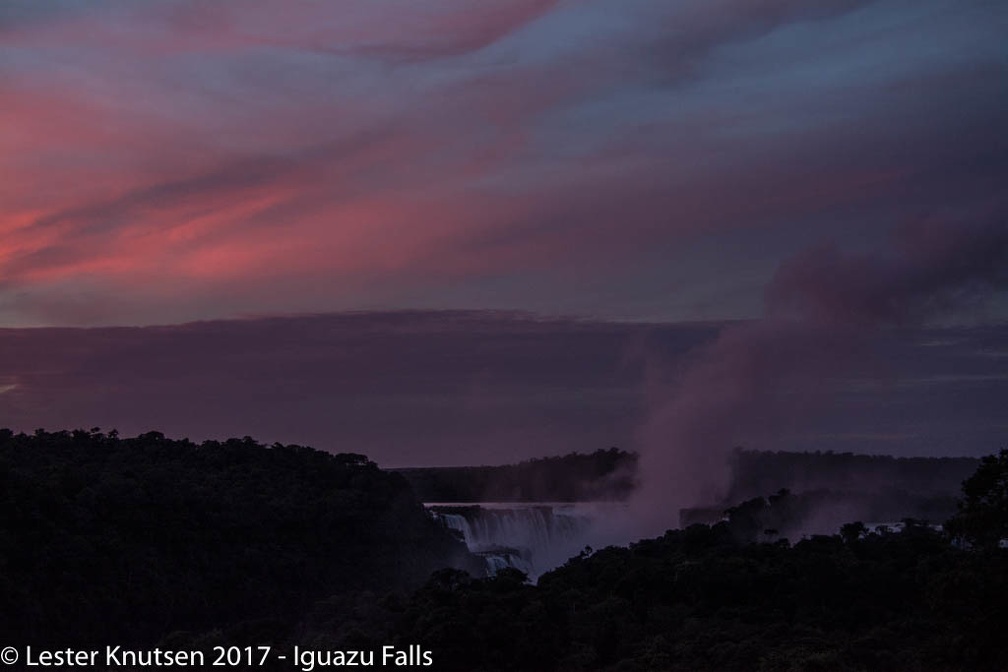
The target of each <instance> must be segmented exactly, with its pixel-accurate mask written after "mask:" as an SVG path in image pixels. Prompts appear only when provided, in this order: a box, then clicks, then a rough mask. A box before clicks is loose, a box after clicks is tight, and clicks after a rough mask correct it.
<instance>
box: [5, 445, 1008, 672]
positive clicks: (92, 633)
mask: <svg viewBox="0 0 1008 672" xmlns="http://www.w3.org/2000/svg"><path fill="white" fill-rule="evenodd" d="M976 464H977V468H976V470H975V472H974V473H973V475H971V476H969V477H968V478H966V479H965V481H964V483H963V484H962V490H961V496H960V499H959V502H958V507H957V512H956V513H955V515H953V516H952V517H951V519H950V520H948V521H947V522H946V525H945V527H944V529H942V530H936V529H934V528H933V527H929V526H925V525H922V524H919V523H918V522H917V521H914V520H907V521H905V526H904V527H903V529H902V530H901V531H898V532H897V531H891V530H886V529H878V530H870V529H867V528H866V527H865V525H863V524H861V523H858V522H857V521H851V523H850V524H848V525H845V526H844V527H843V528H842V529H841V531H840V533H839V534H836V535H829V536H826V535H823V536H811V537H809V538H806V539H802V540H800V541H797V542H796V543H790V542H789V541H787V540H786V539H782V538H778V537H776V536H775V535H770V534H767V530H766V529H762V528H763V526H764V525H766V524H769V523H772V522H773V521H774V520H775V518H774V516H777V515H783V513H782V512H786V511H787V510H788V507H790V506H791V505H792V504H793V502H792V499H791V498H792V496H791V495H790V493H789V492H787V491H786V490H784V491H778V492H777V493H776V494H775V495H772V496H770V497H766V498H763V497H757V498H752V499H750V500H747V501H746V502H743V503H742V504H740V505H739V506H735V507H731V508H730V509H729V510H727V511H726V512H725V516H724V520H722V521H720V522H717V523H716V524H713V525H703V524H694V525H690V526H688V527H686V528H685V529H675V530H669V531H667V532H666V533H665V534H664V535H662V536H660V537H657V538H653V539H644V540H640V541H637V542H635V543H632V544H630V545H628V546H625V547H609V548H603V549H591V548H585V549H584V550H583V551H582V552H581V553H580V554H579V555H577V556H575V557H573V558H571V559H570V560H568V561H567V562H566V563H565V564H564V565H562V566H561V567H558V568H557V569H555V570H553V571H552V572H548V573H546V574H545V575H543V576H542V577H540V579H539V581H538V582H537V583H536V584H534V585H533V584H531V583H529V582H528V581H527V577H526V576H525V575H523V574H521V573H520V572H518V571H516V570H503V571H501V572H499V573H498V574H497V575H496V576H493V577H485V576H481V575H480V574H481V569H480V566H479V565H478V564H477V563H475V562H474V559H473V558H472V556H470V555H469V554H468V552H467V551H466V549H465V547H464V546H463V545H462V544H460V543H459V542H458V541H457V540H456V539H455V538H454V537H452V536H451V535H450V534H448V532H447V531H446V530H445V529H444V528H442V527H440V526H439V525H438V524H437V523H436V521H434V520H433V519H432V518H431V517H430V516H429V515H428V514H427V513H426V512H425V511H424V509H423V507H422V505H421V504H420V502H419V499H418V498H417V497H416V496H415V494H414V493H413V492H412V490H411V489H410V485H409V482H408V481H407V479H406V478H405V477H403V476H402V475H400V474H396V473H389V472H385V471H382V470H380V469H378V467H377V466H375V465H374V464H373V463H372V462H370V461H368V460H367V458H365V457H364V456H362V455H357V454H341V455H331V454H327V453H323V452H320V451H316V450H313V449H310V448H305V447H301V446H285V445H280V444H276V445H273V446H265V445H261V444H258V443H256V442H255V441H253V440H252V439H250V438H244V439H231V440H228V441H223V442H215V441H207V442H204V443H201V444H195V443H193V442H190V441H187V440H181V441H178V440H171V439H168V438H165V437H164V436H163V435H162V434H159V433H157V432H150V433H147V434H143V435H140V436H137V437H134V438H120V437H119V436H118V435H116V434H115V433H114V432H111V433H108V434H104V433H102V432H100V431H99V430H97V429H95V430H91V431H82V430H77V431H70V432H67V431H63V432H43V431H38V432H36V433H35V434H31V435H28V434H15V433H13V432H11V431H9V430H0V512H2V515H0V632H2V633H3V634H4V635H5V637H6V638H7V639H8V640H9V641H11V642H15V643H18V644H19V645H20V644H39V645H50V646H53V645H55V646H66V645H70V644H73V645H76V646H82V645H86V644H95V645H104V644H106V643H108V642H111V641H114V642H115V643H122V644H133V645H144V646H154V645H160V646H166V647H173V648H181V647H203V648H206V647H208V646H210V645H213V644H222V645H237V646H241V645H262V644H268V645H272V646H278V647H281V646H291V645H293V644H299V645H302V646H311V647H312V648H313V649H319V650H321V649H327V650H338V649H368V648H372V649H380V647H381V646H383V645H388V644H393V645H397V646H402V647H406V646H408V645H410V644H414V645H417V644H419V645H421V646H423V647H424V648H425V649H426V650H429V651H431V652H433V656H434V661H435V665H434V666H433V668H432V669H436V670H466V671H469V672H474V671H478V670H488V671H489V670H518V671H522V670H526V671H530V672H534V671H539V670H542V671H548V670H557V671H562V670H610V671H616V670H667V671H680V670H681V671H686V670H690V671H694V672H695V671H705V670H738V671H739V672H743V671H744V672H753V671H759V672H793V671H797V670H820V671H822V670H837V671H844V672H847V671H849V672H855V671H862V672H868V671H872V670H893V669H898V670H908V671H909V670H917V671H921V672H952V671H960V670H961V671H965V670H976V671H994V670H1004V669H1008V646H1006V644H1005V642H1004V638H1003V634H1002V631H1001V624H1003V623H1005V622H1008V603H1006V601H1005V599H1004V596H1005V595H1008V551H1005V550H1004V549H1003V548H1000V545H1001V540H1002V539H1004V538H1005V537H1008V451H1005V450H1003V451H1001V452H1000V453H999V454H998V455H995V456H991V457H988V458H985V459H984V460H982V461H980V462H978V463H976ZM277 669H290V667H289V666H286V667H279V668H277ZM428 669H431V668H428Z"/></svg>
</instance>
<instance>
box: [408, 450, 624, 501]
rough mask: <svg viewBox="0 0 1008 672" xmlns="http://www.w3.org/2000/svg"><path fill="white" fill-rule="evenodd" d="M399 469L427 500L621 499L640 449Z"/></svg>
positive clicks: (421, 497)
mask: <svg viewBox="0 0 1008 672" xmlns="http://www.w3.org/2000/svg"><path fill="white" fill-rule="evenodd" d="M397 471H398V472H399V473H400V474H402V475H403V476H405V477H406V479H407V480H408V481H409V482H410V484H411V485H412V486H413V489H414V490H415V491H416V493H417V496H418V497H419V498H420V499H421V500H423V501H425V502H586V501H600V500H606V501H619V500H625V499H627V498H628V497H629V496H630V494H631V493H632V492H633V489H634V486H635V483H636V477H637V455H636V453H628V452H626V451H623V450H619V449H618V448H610V449H609V450H596V451H595V452H594V453H591V454H581V453H570V454H568V455H564V456H560V457H543V458H538V459H534V460H526V461H524V462H520V463H518V464H508V465H502V466H496V467H418V468H414V469H399V470H397Z"/></svg>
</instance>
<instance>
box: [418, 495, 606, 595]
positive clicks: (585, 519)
mask: <svg viewBox="0 0 1008 672" xmlns="http://www.w3.org/2000/svg"><path fill="white" fill-rule="evenodd" d="M427 506H428V510H430V511H431V513H432V514H433V515H434V517H435V518H437V519H438V520H439V521H441V523H442V524H443V525H444V526H445V527H446V528H448V529H449V530H452V531H453V532H454V533H455V534H456V535H457V536H458V537H459V538H460V539H461V540H463V541H464V542H465V544H466V546H467V547H468V548H469V550H470V551H471V552H472V553H474V554H476V555H479V556H480V557H482V558H483V559H484V561H485V562H486V569H487V574H488V575H493V574H495V573H497V572H498V571H500V570H501V569H504V568H505V567H513V568H515V569H519V570H521V571H523V572H525V573H526V574H528V575H529V578H530V579H532V580H535V579H537V578H538V577H539V575H541V574H542V573H544V572H546V571H548V570H550V569H552V568H554V567H556V566H558V565H560V564H562V563H563V562H564V561H565V560H567V559H568V558H569V557H571V556H573V555H576V554H577V553H578V552H579V551H580V550H581V549H582V548H583V547H584V540H585V539H586V535H587V533H588V532H589V531H590V529H591V526H592V518H591V515H590V514H589V513H588V512H587V511H585V510H582V509H581V508H579V506H578V505H577V504H495V503H486V502H483V503H479V504H428V505H427Z"/></svg>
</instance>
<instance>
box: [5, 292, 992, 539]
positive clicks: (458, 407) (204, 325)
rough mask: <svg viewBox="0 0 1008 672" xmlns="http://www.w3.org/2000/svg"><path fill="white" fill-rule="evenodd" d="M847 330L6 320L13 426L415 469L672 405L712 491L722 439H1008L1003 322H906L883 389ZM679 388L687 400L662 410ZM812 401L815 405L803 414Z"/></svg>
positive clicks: (963, 442)
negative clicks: (240, 439)
mask: <svg viewBox="0 0 1008 672" xmlns="http://www.w3.org/2000/svg"><path fill="white" fill-rule="evenodd" d="M830 333H832V330H824V332H823V333H821V334H817V338H816V340H812V339H810V338H809V334H808V331H807V330H793V331H792V330H789V329H788V328H787V325H786V324H785V325H781V324H777V323H773V324H771V323H765V322H755V323H734V324H732V325H727V326H726V325H722V324H693V325H689V324H680V325H661V324H621V323H609V322H596V321H579V320H557V319H541V318H534V317H529V316H523V315H516V314H497V313H487V312H403V313H400V312H396V313H361V314H341V315H318V316H302V317H283V318H279V317H278V318H254V319H253V318H250V319H246V320H232V321H218V322H200V323H191V324H184V325H177V326H165V327H142V328H92V329H52V328H46V329H8V330H0V425H10V426H13V427H14V428H16V429H20V430H24V431H32V430H33V429H35V428H36V427H46V428H49V429H58V428H73V427H84V428H88V427H92V426H95V425H97V426H101V427H104V428H106V429H111V428H114V427H115V428H118V429H119V430H120V431H121V432H124V433H129V434H132V433H137V432H143V431H147V430H150V429H157V430H159V431H163V432H165V433H167V434H169V435H171V436H176V437H181V436H189V437H191V438H193V439H202V438H210V437H220V438H223V437H228V436H244V435H246V434H248V435H252V436H254V437H256V438H258V439H260V440H263V441H283V442H298V443H304V444H308V445H313V446H316V447H318V448H322V449H326V450H334V451H339V450H353V451H357V452H364V453H366V454H368V455H370V456H371V457H372V458H374V459H376V460H378V461H379V462H380V463H382V464H384V465H398V466H403V465H423V464H472V463H504V462H510V461H514V460H521V459H526V458H529V457H534V456H539V455H546V454H558V453H564V452H568V451H571V450H579V451H591V450H595V449H597V448H607V447H609V446H611V445H618V446H621V447H624V448H628V449H633V448H639V447H640V446H641V444H640V443H639V440H640V439H639V437H638V434H637V433H638V428H639V427H640V426H641V424H642V423H644V421H645V419H646V417H647V415H646V414H647V413H648V411H649V409H650V410H652V411H653V410H654V409H660V410H661V411H662V414H661V415H659V416H652V425H651V427H652V428H653V429H654V431H655V432H656V434H655V435H653V436H645V437H644V438H645V439H646V440H647V441H648V443H647V444H646V445H647V446H650V447H656V446H662V447H669V448H670V447H671V446H672V445H677V444H675V443H674V442H673V437H674V436H675V437H679V439H680V440H686V439H689V440H690V441H694V442H697V443H698V444H700V445H703V446H706V447H709V449H706V450H703V451H699V452H698V453H689V455H691V456H692V457H691V461H690V462H689V463H683V466H682V468H683V469H687V468H689V469H693V468H694V467H695V468H696V471H690V472H685V471H683V472H681V473H680V477H682V476H683V475H685V474H686V473H689V476H690V479H691V481H692V482H693V483H695V484H696V485H697V486H698V488H701V489H702V488H703V487H704V486H709V485H710V484H711V483H712V482H715V483H716V478H715V479H714V481H712V480H711V479H712V478H714V477H715V476H716V474H717V473H718V472H717V469H718V468H719V466H720V465H719V463H718V458H719V456H720V455H721V454H722V453H721V451H720V450H719V449H718V446H720V445H721V444H722V443H727V444H728V445H734V443H741V444H744V445H747V446H751V447H762V448H772V449H778V448H788V449H808V450H815V449H842V450H854V451H859V452H887V453H895V454H904V455H907V454H964V455H977V454H983V453H986V452H989V451H990V450H991V445H992V444H993V443H995V442H996V441H997V438H998V437H999V436H1003V432H1004V431H1005V428H1003V427H1002V428H999V427H998V426H997V423H998V422H1002V420H1001V415H1002V414H1001V413H1000V409H1001V408H1003V404H1004V403H1005V400H1006V399H1008V357H1001V358H997V357H993V356H991V355H990V353H996V352H1000V351H1002V350H1008V332H1006V330H1005V329H1004V328H994V327H987V328H982V329H981V328H977V327H971V328H957V329H948V328H946V329H941V330H927V331H924V332H920V331H917V330H909V331H907V332H906V333H902V334H894V335H893V336H892V338H891V339H890V340H889V341H888V342H887V343H886V344H884V348H883V349H882V350H881V351H879V352H880V353H881V355H882V357H883V359H884V361H885V362H887V363H888V364H887V366H888V368H887V369H885V370H884V373H885V376H883V378H882V382H879V381H880V378H879V376H878V375H876V374H878V369H879V367H875V366H874V365H858V366H853V365H851V360H850V358H849V357H846V356H845V357H842V358H841V357H837V356H836V355H835V353H837V352H839V353H850V352H851V347H850V346H849V344H847V343H846V342H842V339H843V338H845V337H846V334H845V333H844V334H837V335H836V340H834V341H828V340H825V339H827V338H828V336H829V334H830ZM824 343H827V344H828V345H824ZM922 343H923V345H922ZM698 352H700V353H704V354H703V355H701V356H699V357H698V355H697V353H698ZM824 353H825V354H824ZM826 355H830V356H832V357H833V359H832V360H831V359H830V357H827V356H826ZM831 376H833V378H834V379H835V381H834V382H833V383H830V382H829V381H830V377H831ZM992 376H993V377H992ZM886 380H888V381H890V382H886ZM677 384H678V385H680V386H681V389H683V390H686V389H688V390H690V392H689V393H688V394H683V395H682V396H681V397H679V398H678V399H679V400H678V402H677V403H676V404H675V405H669V404H662V403H659V402H661V401H665V402H667V401H668V399H667V398H666V397H663V396H661V395H662V393H663V392H665V391H667V389H668V386H669V385H677ZM816 385H819V386H822V387H824V386H827V385H835V386H836V387H837V389H838V391H837V393H836V394H835V396H834V397H833V400H834V402H835V403H833V404H831V405H830V406H829V407H828V408H823V407H822V406H817V405H816V404H815V403H812V399H813V398H814V396H815V395H811V396H810V395H809V388H810V387H814V386H816ZM649 391H650V392H649ZM652 393H653V395H654V396H652V397H651V398H648V394H652ZM802 395H804V397H806V398H807V399H808V400H809V403H807V404H805V405H804V408H807V409H809V411H810V413H809V414H807V415H805V416H801V417H795V414H796V413H797V412H798V411H797V409H801V408H803V404H802V403H801V399H802ZM796 397H797V398H796ZM753 399H756V403H753V401H752V400H753ZM649 402H654V403H650V404H649ZM767 409H769V411H768V410H767ZM812 411H815V413H812ZM663 419H664V420H663ZM673 420H674V422H675V424H674V429H675V432H677V433H676V434H674V435H673V433H672V428H673V425H672V424H670V423H672V421H673ZM894 436H895V437H897V438H895V439H894V438H893V437H894ZM690 445H693V444H690ZM678 454H679V453H670V454H669V455H670V457H669V458H668V459H669V460H671V459H672V457H674V456H675V455H678ZM698 455H699V457H697V456H698ZM654 458H655V456H651V458H649V459H654ZM708 458H709V463H706V462H705V460H708ZM671 464H672V463H671V462H670V461H653V462H651V463H650V467H649V468H650V469H651V470H652V472H651V473H655V470H656V469H658V468H661V469H663V470H667V469H669V468H670V467H671ZM708 468H709V469H710V470H711V471H705V469H708ZM661 473H667V472H666V471H662V472H661ZM656 482H657V481H656ZM660 482H663V483H664V482H665V481H660ZM676 483H677V484H680V481H679V480H676ZM679 494H681V493H679ZM671 520H673V521H674V520H675V518H672V519H671Z"/></svg>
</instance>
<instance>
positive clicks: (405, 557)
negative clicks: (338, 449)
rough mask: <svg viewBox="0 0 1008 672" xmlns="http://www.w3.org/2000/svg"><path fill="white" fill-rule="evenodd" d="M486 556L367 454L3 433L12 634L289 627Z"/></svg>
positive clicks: (3, 589) (37, 637)
mask: <svg viewBox="0 0 1008 672" xmlns="http://www.w3.org/2000/svg"><path fill="white" fill-rule="evenodd" d="M474 563H475V561H474V560H473V559H472V558H471V557H470V556H469V555H468V553H467V552H466V550H465V547H464V546H463V545H462V544H460V543H459V542H458V541H456V540H455V539H454V538H453V537H451V535H449V534H448V533H447V532H446V531H445V530H443V529H442V528H441V527H440V526H438V525H437V524H436V523H435V522H434V521H432V520H431V518H430V517H429V516H428V515H427V514H426V512H425V511H424V510H423V508H422V506H421V504H420V503H419V502H418V501H417V500H416V499H415V497H414V496H413V493H412V491H411V490H410V489H409V486H408V484H407V483H406V481H405V480H404V479H403V478H402V477H400V476H397V475H395V474H390V473H388V472H383V471H381V470H380V469H378V467H377V466H375V464H374V463H372V462H369V461H368V460H367V458H365V457H364V456H362V455H356V454H341V455H331V454H328V453H323V452H320V451H317V450H313V449H310V448H304V447H301V446H284V445H274V446H272V447H266V446H263V445H260V444H257V443H256V442H254V441H253V440H252V439H250V438H245V439H231V440H228V441H225V442H216V441H207V442H204V443H202V444H199V445H197V444H194V443H192V442H190V441H186V440H183V441H173V440H169V439H166V438H165V437H164V435H162V434H160V433H158V432H150V433H147V434H143V435H141V436H138V437H136V438H131V439H122V438H119V437H118V436H117V435H116V434H115V433H114V432H113V433H110V434H108V435H106V434H102V433H100V432H98V431H97V430H93V431H90V432H85V431H74V432H55V433H47V432H43V431H39V432H36V433H35V434H34V435H25V434H14V433H12V432H10V431H9V430H0V632H3V633H4V634H5V635H7V636H9V637H11V638H12V639H14V640H17V641H24V642H31V641H49V642H52V641H55V642H61V641H72V642H78V643H83V642H89V641H90V642H97V643H99V644H102V643H105V642H108V641H113V640H114V641H116V642H117V643H128V642H130V641H139V642H144V641H155V640H156V639H157V638H158V637H160V636H162V635H164V634H165V633H168V632H171V631H173V630H197V631H199V630H208V629H212V628H217V627H223V626H230V625H234V624H236V623H240V622H244V623H254V622H257V621H261V620H265V621H274V622H281V623H283V622H288V623H289V622H292V621H296V619H297V618H299V617H300V615H301V613H302V612H303V611H304V610H306V609H307V608H308V607H309V606H310V605H311V604H313V603H314V602H315V601H316V600H318V599H321V598H323V597H325V596H328V595H332V594H334V593H344V592H347V591H357V590H362V589H381V590H389V589H404V588H408V587H410V586H413V585H418V584H419V583H420V582H422V581H423V580H424V579H425V578H426V577H427V576H428V575H429V574H430V572H432V571H434V570H435V569H438V568H440V567H445V566H448V565H453V564H454V565H457V566H460V567H466V568H469V569H471V570H472V571H478V566H479V565H477V564H474Z"/></svg>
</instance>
